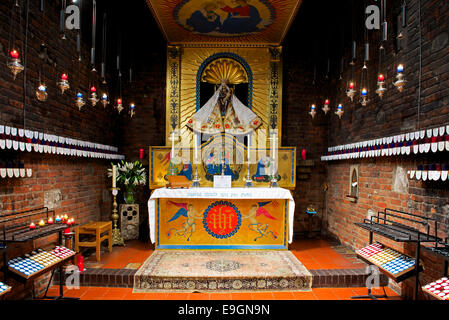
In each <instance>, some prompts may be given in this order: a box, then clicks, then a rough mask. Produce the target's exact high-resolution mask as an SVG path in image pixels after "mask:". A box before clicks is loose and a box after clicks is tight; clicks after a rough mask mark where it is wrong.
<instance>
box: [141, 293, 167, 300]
mask: <svg viewBox="0 0 449 320" xmlns="http://www.w3.org/2000/svg"><path fill="white" fill-rule="evenodd" d="M166 299H167V293H165V292H149V293H146V294H145V296H144V299H141V300H166Z"/></svg>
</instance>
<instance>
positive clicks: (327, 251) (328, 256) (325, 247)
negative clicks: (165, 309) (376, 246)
mask: <svg viewBox="0 0 449 320" xmlns="http://www.w3.org/2000/svg"><path fill="white" fill-rule="evenodd" d="M289 250H290V251H291V252H293V254H294V255H295V256H296V257H297V258H298V260H299V261H301V263H302V264H303V265H304V266H305V267H306V268H307V269H309V270H312V269H351V268H354V269H355V268H363V267H364V266H365V264H364V263H363V262H361V261H360V260H356V259H351V258H348V257H347V256H345V255H343V254H341V253H339V252H337V251H336V250H335V249H334V248H333V244H332V243H331V242H329V241H327V240H321V239H304V240H297V241H295V242H293V243H292V245H291V246H290V248H289ZM152 252H153V245H152V244H151V243H143V242H140V241H130V242H127V243H126V246H125V247H119V246H117V247H114V248H113V250H112V253H104V254H102V255H101V262H100V263H96V261H95V255H91V256H89V257H88V258H87V259H86V263H87V266H89V267H100V266H101V268H111V269H121V268H125V267H126V266H127V265H128V264H130V263H143V262H145V260H146V259H147V258H148V257H149V256H150V255H151V253H152Z"/></svg>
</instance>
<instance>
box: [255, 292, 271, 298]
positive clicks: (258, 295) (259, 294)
mask: <svg viewBox="0 0 449 320" xmlns="http://www.w3.org/2000/svg"><path fill="white" fill-rule="evenodd" d="M251 298H252V300H275V299H274V296H273V293H272V292H251Z"/></svg>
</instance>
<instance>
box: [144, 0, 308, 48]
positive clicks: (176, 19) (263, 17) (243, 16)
mask: <svg viewBox="0 0 449 320" xmlns="http://www.w3.org/2000/svg"><path fill="white" fill-rule="evenodd" d="M147 3H148V6H149V7H150V9H151V10H152V12H153V15H154V16H155V18H156V20H157V22H158V23H159V26H160V28H161V30H162V32H163V33H164V35H165V37H166V39H167V41H168V42H169V43H170V44H183V43H184V44H186V43H191V44H194V43H249V44H261V45H279V44H281V42H282V40H283V39H284V37H285V35H286V33H287V30H288V28H289V27H290V24H291V22H292V21H293V19H294V16H295V14H296V12H297V10H298V8H299V6H300V4H301V0H213V1H211V0H177V1H176V0H147Z"/></svg>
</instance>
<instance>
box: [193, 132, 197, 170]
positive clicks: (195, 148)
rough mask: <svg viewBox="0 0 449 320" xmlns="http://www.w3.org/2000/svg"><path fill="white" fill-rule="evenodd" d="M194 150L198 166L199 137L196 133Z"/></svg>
mask: <svg viewBox="0 0 449 320" xmlns="http://www.w3.org/2000/svg"><path fill="white" fill-rule="evenodd" d="M193 149H194V152H195V164H197V163H198V136H197V134H196V133H195V134H194V135H193Z"/></svg>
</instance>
